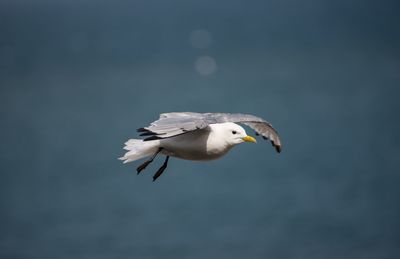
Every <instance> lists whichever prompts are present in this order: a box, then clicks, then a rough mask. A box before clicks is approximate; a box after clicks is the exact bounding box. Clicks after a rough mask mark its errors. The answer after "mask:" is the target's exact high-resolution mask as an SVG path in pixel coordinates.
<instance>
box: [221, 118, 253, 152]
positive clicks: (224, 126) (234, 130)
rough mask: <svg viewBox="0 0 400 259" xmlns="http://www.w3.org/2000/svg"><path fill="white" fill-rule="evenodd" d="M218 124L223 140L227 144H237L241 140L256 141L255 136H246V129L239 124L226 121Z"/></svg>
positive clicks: (241, 141)
mask: <svg viewBox="0 0 400 259" xmlns="http://www.w3.org/2000/svg"><path fill="white" fill-rule="evenodd" d="M219 125H220V129H219V130H220V131H221V133H222V134H221V135H222V136H223V137H224V138H225V141H226V142H227V143H228V144H229V145H232V146H233V145H237V144H240V143H243V142H253V143H256V142H257V141H256V140H255V138H253V137H251V136H248V135H247V133H246V131H245V130H244V129H243V128H242V127H241V126H239V125H237V124H235V123H232V122H226V123H221V124H219Z"/></svg>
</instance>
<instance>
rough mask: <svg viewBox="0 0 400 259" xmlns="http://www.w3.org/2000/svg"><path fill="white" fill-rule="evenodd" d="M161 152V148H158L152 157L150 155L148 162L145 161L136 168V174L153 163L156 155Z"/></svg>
mask: <svg viewBox="0 0 400 259" xmlns="http://www.w3.org/2000/svg"><path fill="white" fill-rule="evenodd" d="M161 150H162V148H161V147H160V148H159V149H158V150H157V152H156V153H154V155H152V156H151V157H150V159H149V160H146V161H145V162H144V163H143V164H141V165H140V166H138V168H136V172H137V174H140V172H141V171H143V170H144V169H145V168H146V167H147V166H148V165H149V164H150V163H151V162H153V160H154V158H156V156H157V155H158V153H160V152H161Z"/></svg>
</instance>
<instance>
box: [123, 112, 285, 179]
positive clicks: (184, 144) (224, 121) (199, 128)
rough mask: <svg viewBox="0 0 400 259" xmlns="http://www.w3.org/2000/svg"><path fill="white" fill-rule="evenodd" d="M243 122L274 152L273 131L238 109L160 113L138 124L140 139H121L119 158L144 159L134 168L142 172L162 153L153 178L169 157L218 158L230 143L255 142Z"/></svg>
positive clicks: (278, 147) (277, 145) (279, 146)
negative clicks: (121, 150) (223, 111)
mask: <svg viewBox="0 0 400 259" xmlns="http://www.w3.org/2000/svg"><path fill="white" fill-rule="evenodd" d="M236 123H241V124H244V125H246V126H248V127H250V128H252V129H253V130H255V132H256V135H261V136H262V138H263V139H265V140H268V139H269V140H270V141H271V143H272V146H273V147H275V149H276V151H277V152H278V153H280V152H281V149H282V144H281V141H280V139H279V136H278V133H277V131H276V130H275V129H274V128H273V127H272V125H271V124H270V123H268V122H267V121H265V120H263V119H262V118H259V117H256V116H254V115H249V114H240V113H195V112H171V113H163V114H161V115H160V118H159V119H158V120H156V121H154V122H152V123H151V124H150V125H149V126H148V127H144V128H139V129H138V130H137V131H138V132H140V133H141V134H140V136H143V137H145V138H144V139H129V140H128V141H127V142H125V147H124V149H125V150H127V152H126V153H125V155H124V156H123V157H120V158H119V159H120V160H122V161H123V162H124V163H128V162H132V161H135V160H138V159H141V158H145V157H148V159H147V160H146V161H145V162H144V163H143V164H141V165H140V166H139V167H138V168H137V169H136V171H137V173H138V174H139V173H140V172H142V171H143V170H144V169H145V168H146V167H147V166H148V165H149V164H150V163H151V162H153V160H154V159H155V158H156V156H157V155H159V154H160V155H164V156H165V160H164V163H163V164H162V166H161V167H160V168H159V169H158V170H157V172H156V173H155V174H154V176H153V181H155V180H156V179H157V178H158V177H160V175H161V174H162V173H163V172H164V170H165V169H166V168H167V165H168V160H169V157H170V156H172V157H176V158H181V159H186V160H195V161H207V160H213V159H218V158H220V157H222V156H223V155H225V154H226V153H227V152H228V151H229V150H230V149H231V148H232V147H234V146H236V145H237V144H240V143H243V142H253V143H256V140H255V138H253V137H251V136H248V135H247V134H246V131H245V130H244V129H243V128H242V127H241V126H240V125H238V124H236Z"/></svg>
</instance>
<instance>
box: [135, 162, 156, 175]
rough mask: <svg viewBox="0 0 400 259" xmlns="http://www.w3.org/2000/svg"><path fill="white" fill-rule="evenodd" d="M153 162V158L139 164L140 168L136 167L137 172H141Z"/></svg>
mask: <svg viewBox="0 0 400 259" xmlns="http://www.w3.org/2000/svg"><path fill="white" fill-rule="evenodd" d="M151 162H153V160H147V161H145V162H144V163H143V164H141V165H140V166H138V168H136V172H137V174H140V172H141V171H143V170H144V169H145V168H146V167H147V166H148V165H149V164H150V163H151Z"/></svg>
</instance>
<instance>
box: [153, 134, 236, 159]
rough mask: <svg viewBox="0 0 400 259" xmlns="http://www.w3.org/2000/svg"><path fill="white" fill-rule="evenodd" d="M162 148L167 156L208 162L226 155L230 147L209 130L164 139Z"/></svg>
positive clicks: (161, 144)
mask: <svg viewBox="0 0 400 259" xmlns="http://www.w3.org/2000/svg"><path fill="white" fill-rule="evenodd" d="M160 146H161V147H162V148H164V150H163V153H164V154H165V155H169V156H173V157H177V158H182V159H186V160H197V161H207V160H214V159H218V158H220V157H221V156H223V155H225V154H226V153H227V152H228V151H229V149H230V147H228V146H227V145H226V144H225V143H223V142H222V141H220V140H218V139H214V138H213V135H212V134H210V132H209V131H207V130H197V131H193V132H188V133H186V134H182V135H179V136H175V137H172V138H167V139H162V140H161V141H160Z"/></svg>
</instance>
